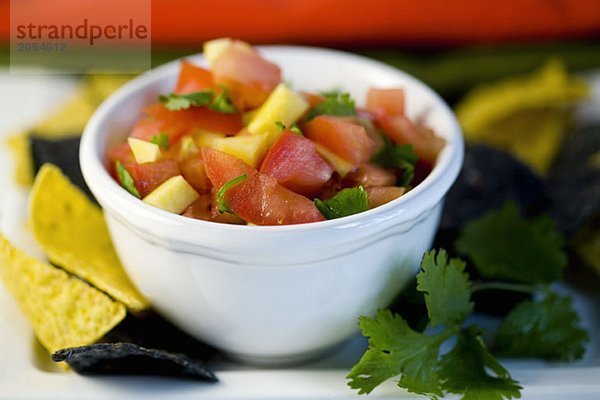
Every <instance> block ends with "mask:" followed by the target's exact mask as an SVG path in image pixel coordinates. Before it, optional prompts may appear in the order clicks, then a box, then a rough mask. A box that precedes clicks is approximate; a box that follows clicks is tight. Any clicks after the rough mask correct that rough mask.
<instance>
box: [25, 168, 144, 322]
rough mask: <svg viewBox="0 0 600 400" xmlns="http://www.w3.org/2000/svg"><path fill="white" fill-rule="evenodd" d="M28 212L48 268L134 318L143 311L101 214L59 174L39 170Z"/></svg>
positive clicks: (51, 169)
mask: <svg viewBox="0 0 600 400" xmlns="http://www.w3.org/2000/svg"><path fill="white" fill-rule="evenodd" d="M29 207H30V209H29V210H30V211H29V213H30V223H31V228H32V230H33V234H34V236H35V238H36V240H37V242H38V243H39V245H40V246H41V247H42V249H43V250H44V252H45V253H46V255H47V256H48V258H49V259H50V260H51V261H52V262H53V263H55V264H57V265H59V266H60V267H61V268H64V269H65V270H66V271H67V272H69V273H72V274H73V275H75V276H78V277H80V278H81V279H84V280H86V281H87V282H89V283H91V284H92V285H94V286H95V287H97V288H98V289H100V290H102V291H104V292H105V293H107V294H108V295H109V296H111V297H112V298H113V299H115V300H118V301H120V302H122V303H123V304H125V306H127V308H128V309H129V310H131V311H133V312H139V311H142V310H144V309H146V308H147V307H148V301H147V300H146V299H145V298H144V297H143V296H142V294H140V293H139V291H138V290H137V289H136V288H135V287H134V286H133V284H132V283H131V281H130V280H129V277H128V276H127V274H126V273H125V271H124V269H123V267H122V266H121V263H120V261H119V259H118V257H117V254H116V252H115V249H114V247H113V244H112V242H111V239H110V236H109V233H108V228H107V226H106V223H105V221H104V217H103V215H102V210H101V209H100V208H99V207H98V206H96V205H95V204H93V203H92V202H91V201H90V200H88V198H87V197H86V196H85V194H84V193H83V192H82V191H81V190H79V189H78V188H77V187H75V186H74V185H73V184H72V183H71V182H70V181H69V180H68V178H67V177H66V176H64V175H63V174H62V172H61V171H60V169H59V168H57V167H56V166H53V165H51V164H46V165H44V166H42V168H41V169H40V172H39V173H38V175H37V176H36V179H35V182H34V185H33V188H32V190H31V197H30V203H29Z"/></svg>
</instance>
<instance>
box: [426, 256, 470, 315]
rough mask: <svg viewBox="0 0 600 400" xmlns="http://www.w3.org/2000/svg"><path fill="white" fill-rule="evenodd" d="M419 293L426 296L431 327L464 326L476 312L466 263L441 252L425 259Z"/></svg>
mask: <svg viewBox="0 0 600 400" xmlns="http://www.w3.org/2000/svg"><path fill="white" fill-rule="evenodd" d="M417 290H419V291H420V292H424V293H425V304H426V305H427V312H428V314H429V319H430V325H431V326H432V327H433V326H437V325H446V326H447V325H456V324H461V323H462V322H463V321H464V320H465V318H466V317H467V316H469V315H470V314H471V313H472V312H473V303H472V302H471V282H470V281H469V276H468V275H467V273H466V272H465V263H464V262H463V261H462V260H460V259H458V258H453V259H451V260H450V261H448V254H447V253H446V251H445V250H440V251H439V252H438V253H437V255H436V252H435V250H431V251H429V252H427V253H425V255H424V256H423V260H422V261H421V272H419V274H418V275H417Z"/></svg>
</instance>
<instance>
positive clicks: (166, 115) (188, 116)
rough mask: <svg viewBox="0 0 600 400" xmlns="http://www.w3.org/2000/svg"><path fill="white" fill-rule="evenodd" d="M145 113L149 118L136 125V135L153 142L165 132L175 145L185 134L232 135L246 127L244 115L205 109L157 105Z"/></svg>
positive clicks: (134, 131) (148, 108)
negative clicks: (177, 108) (196, 132)
mask: <svg viewBox="0 0 600 400" xmlns="http://www.w3.org/2000/svg"><path fill="white" fill-rule="evenodd" d="M145 112H146V114H147V115H148V117H146V118H142V119H141V120H140V121H139V122H138V124H136V127H135V128H134V130H133V132H132V136H133V137H138V138H140V139H145V140H149V139H150V138H151V137H152V135H154V134H157V133H161V132H164V133H166V134H167V135H168V136H169V143H170V144H171V145H172V144H174V143H175V142H176V141H177V140H179V138H181V137H182V136H183V135H185V134H187V133H190V132H192V131H194V130H198V129H204V130H208V131H213V132H221V133H225V134H227V135H232V134H235V133H236V132H238V131H239V130H240V129H242V128H243V127H244V125H243V123H242V117H241V115H240V114H223V113H218V112H216V111H212V110H209V109H208V108H205V107H190V108H188V109H186V110H179V111H170V110H167V109H166V108H165V107H164V105H163V104H161V103H155V104H152V105H151V106H149V107H147V108H146V110H145ZM138 125H139V126H138ZM134 135H135V136H134Z"/></svg>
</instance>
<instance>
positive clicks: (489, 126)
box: [456, 60, 588, 173]
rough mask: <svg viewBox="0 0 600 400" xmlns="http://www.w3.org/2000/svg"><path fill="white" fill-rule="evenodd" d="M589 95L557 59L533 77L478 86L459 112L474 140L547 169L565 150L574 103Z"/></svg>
mask: <svg viewBox="0 0 600 400" xmlns="http://www.w3.org/2000/svg"><path fill="white" fill-rule="evenodd" d="M587 94H588V87H587V85H586V84H585V83H584V82H582V81H579V80H577V79H574V78H572V77H570V76H569V75H568V73H567V71H566V69H565V67H564V66H563V64H562V63H560V62H558V61H556V60H555V61H551V62H549V63H547V64H546V65H545V66H543V67H542V68H541V69H539V70H538V71H535V72H534V73H533V74H532V75H530V76H525V77H516V78H508V79H505V80H503V81H500V82H497V83H493V84H488V85H482V86H480V87H477V88H475V89H474V90H473V91H471V92H470V93H469V94H468V95H467V96H466V97H465V99H463V100H462V101H461V103H460V104H459V105H458V106H457V107H456V114H457V116H458V119H459V121H460V123H461V126H462V128H463V131H464V134H465V137H466V138H467V139H468V140H470V141H474V142H481V143H486V144H490V145H492V146H494V147H496V148H500V149H503V150H507V151H509V152H511V153H512V154H513V155H515V156H516V157H517V158H519V159H520V160H522V161H524V162H525V163H527V164H529V165H530V166H532V167H533V168H534V169H535V170H536V171H537V172H540V173H545V172H547V171H548V169H549V167H550V165H551V164H552V161H553V160H554V158H555V157H556V155H557V154H558V151H559V150H560V146H561V143H562V140H563V138H564V135H565V131H566V129H567V128H568V124H569V122H570V112H569V111H570V107H571V106H573V105H574V104H575V103H576V102H578V101H580V100H582V99H583V98H584V97H585V96H587Z"/></svg>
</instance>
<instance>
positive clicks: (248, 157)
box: [212, 133, 269, 168]
mask: <svg viewBox="0 0 600 400" xmlns="http://www.w3.org/2000/svg"><path fill="white" fill-rule="evenodd" d="M268 139H269V135H268V134H267V133H264V134H262V135H239V136H231V137H226V138H222V139H217V140H215V141H214V142H213V147H212V148H213V149H215V150H219V151H222V152H224V153H227V154H231V155H232V156H235V157H237V158H239V159H240V160H243V161H245V162H246V164H248V165H250V166H252V167H254V168H258V167H259V164H260V162H261V161H262V159H263V157H264V155H265V153H266V152H267V150H268V148H269V145H268Z"/></svg>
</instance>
